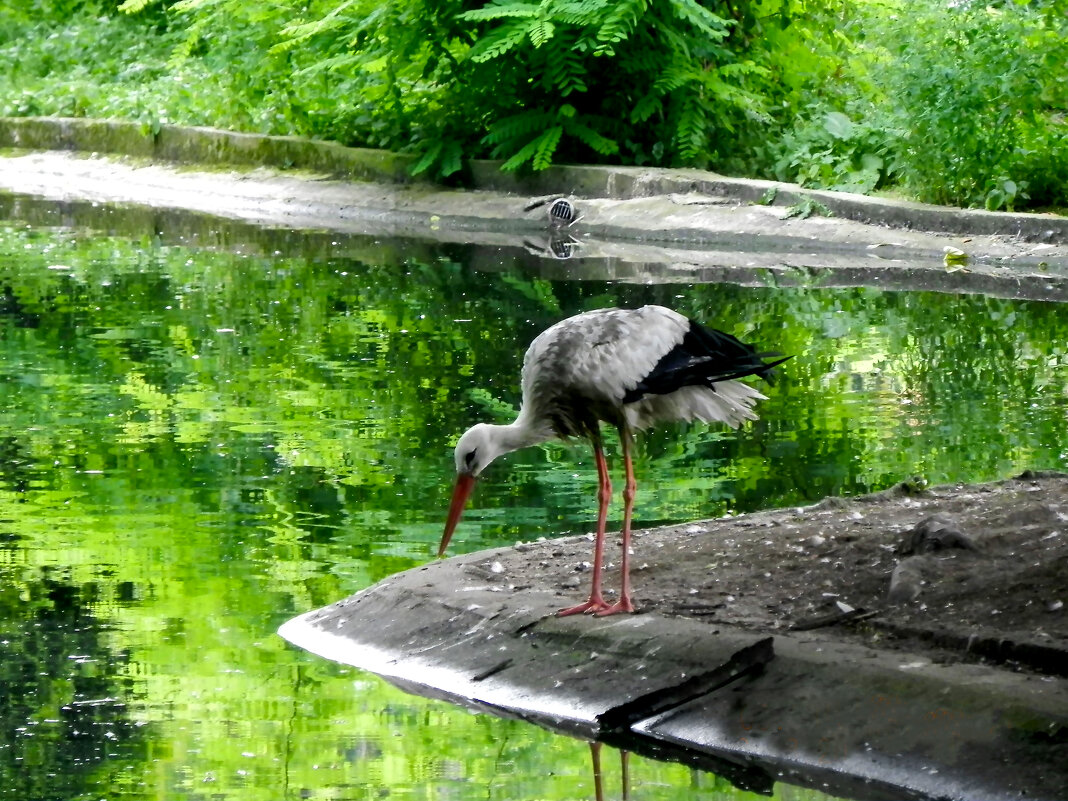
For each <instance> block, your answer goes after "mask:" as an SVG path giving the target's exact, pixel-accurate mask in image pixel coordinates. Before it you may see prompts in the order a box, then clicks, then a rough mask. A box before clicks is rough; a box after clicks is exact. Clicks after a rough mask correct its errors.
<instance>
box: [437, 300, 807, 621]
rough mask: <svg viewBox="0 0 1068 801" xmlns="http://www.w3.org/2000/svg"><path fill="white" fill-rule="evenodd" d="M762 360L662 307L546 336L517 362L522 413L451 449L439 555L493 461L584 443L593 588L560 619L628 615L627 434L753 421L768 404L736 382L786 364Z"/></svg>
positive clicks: (613, 314)
mask: <svg viewBox="0 0 1068 801" xmlns="http://www.w3.org/2000/svg"><path fill="white" fill-rule="evenodd" d="M778 355H779V354H775V353H758V352H757V351H756V349H754V348H753V347H752V346H751V345H747V344H745V343H744V342H741V341H739V340H737V339H735V338H734V337H732V336H731V335H730V334H725V333H723V332H721V331H716V330H713V329H710V328H705V327H703V326H701V325H698V324H697V323H695V322H693V321H691V320H689V319H687V318H686V317H683V316H682V315H681V314H679V313H677V312H674V311H671V310H670V309H666V308H664V307H663V306H643V307H642V308H640V309H600V310H597V311H591V312H586V313H585V314H578V315H576V316H574V317H569V318H568V319H566V320H563V321H562V322H559V323H557V324H556V325H554V326H552V327H551V328H548V329H546V330H545V331H544V332H542V333H541V334H540V335H539V336H538V337H537V338H535V340H534V341H533V342H532V343H531V344H530V348H529V349H528V350H527V353H526V356H525V357H524V359H523V376H522V382H523V405H522V408H521V409H520V412H519V416H518V417H517V418H516V419H515V422H513V423H511V424H509V425H490V424H486V423H479V424H478V425H476V426H474V427H472V428H470V429H468V430H467V432H465V433H464V435H463V436H462V437H460V440H459V442H457V443H456V473H457V479H456V489H455V490H454V492H453V496H452V503H451V504H450V506H449V516H448V519H447V521H446V523H445V532H444V534H443V535H442V537H441V547H440V548H439V550H438V556H442V555H444V553H445V549H446V547H448V544H449V540H450V539H451V538H452V533H453V531H454V530H455V528H456V524H457V523H458V522H459V520H460V516H461V515H462V514H463V510H464V505H465V504H466V503H467V498H468V496H469V495H470V494H471V489H472V488H473V486H474V483H475V479H476V478H478V476H479V475H480V474H481V473H482V471H483V470H485V468H486V467H487V465H489V464H490V462H492V461H493V460H494V459H496V458H497V457H498V456H500V455H502V454H505V453H510V452H511V451H514V450H518V449H520V448H525V447H527V446H530V445H537V444H538V443H541V442H545V441H547V440H550V439H553V438H560V439H566V438H569V437H579V436H582V437H586V438H588V439H589V440H590V443H591V444H592V445H593V454H594V458H595V460H596V463H597V474H598V477H599V479H600V491H599V493H598V500H599V502H600V507H599V510H598V513H597V534H596V538H595V544H594V553H593V588H592V590H591V592H590V597H589V600H587V601H586V602H585V603H582V604H579V605H578V606H574V607H570V608H568V609H563V610H561V611H560V612H559V614H560V615H571V614H577V613H582V612H593V613H595V614H599V615H609V614H613V613H615V612H633V611H634V604H633V602H632V601H631V595H630V575H629V573H630V524H631V512H632V508H633V506H634V492H635V486H636V485H635V481H634V466H633V463H632V460H631V451H632V449H633V431H635V430H638V429H644V428H648V427H649V426H651V425H653V424H654V423H657V422H660V421H666V420H683V421H690V420H702V421H704V422H714V421H718V422H722V423H726V424H727V425H729V426H731V427H732V428H737V427H738V426H739V425H741V424H742V423H743V422H744V421H745V420H755V419H756V417H757V416H756V413H755V412H754V411H753V404H754V403H756V402H757V401H758V400H761V399H764V398H765V396H764V395H762V394H761V393H760V392H758V391H757V390H756V389H754V388H753V387H751V386H749V385H748V384H743V383H741V382H740V381H738V380H736V379H738V378H741V377H743V376H748V375H758V376H761V377H762V378H764V379H766V380H768V381H769V382H770V381H771V379H772V372H771V369H772V368H773V367H775V365H777V364H780V363H782V362H784V361H786V358H789V357H786V358H781V359H778V360H777V361H773V362H765V361H764V358H766V357H772V356H778ZM602 421H603V422H606V423H609V424H610V425H613V426H615V427H616V429H618V431H619V439H620V443H621V445H622V449H623V462H624V469H625V475H626V484H625V485H624V489H623V500H624V506H623V557H622V564H621V571H622V574H623V579H622V588H621V590H620V595H619V600H618V601H617V602H616V603H613V604H610V603H608V602H607V601H606V600H605V599H604V596H603V595H602V592H601V572H602V559H603V555H604V539H605V522H606V520H607V517H608V503H609V500H610V498H611V495H612V483H611V481H610V479H609V474H608V465H607V463H606V462H605V458H604V449H603V445H602V438H601V422H602Z"/></svg>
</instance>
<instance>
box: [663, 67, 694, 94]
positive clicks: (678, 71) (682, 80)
mask: <svg viewBox="0 0 1068 801" xmlns="http://www.w3.org/2000/svg"><path fill="white" fill-rule="evenodd" d="M693 77H694V73H693V70H692V69H691V68H690V67H689V66H688V65H679V66H670V67H668V68H667V69H665V70H664V71H663V72H662V73H661V74H660V75H659V76H658V77H657V79H656V80H655V81H654V82H653V91H654V92H656V93H657V94H659V95H666V94H670V93H671V92H674V91H675V90H676V89H678V88H679V87H681V86H685V85H686V84H687V83H689V82H690V81H691V80H693Z"/></svg>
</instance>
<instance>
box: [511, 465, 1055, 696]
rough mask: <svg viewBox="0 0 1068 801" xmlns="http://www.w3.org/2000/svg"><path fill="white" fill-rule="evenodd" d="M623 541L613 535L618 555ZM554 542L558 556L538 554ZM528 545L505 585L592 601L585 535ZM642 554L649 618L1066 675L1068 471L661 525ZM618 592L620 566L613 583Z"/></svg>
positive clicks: (640, 547)
mask: <svg viewBox="0 0 1068 801" xmlns="http://www.w3.org/2000/svg"><path fill="white" fill-rule="evenodd" d="M618 543H619V538H618V536H616V537H611V538H610V542H609V546H608V550H607V558H608V559H612V560H616V561H617V560H618V550H615V551H613V549H614V547H617V546H618ZM544 545H550V547H551V556H552V557H553V558H543V559H540V560H539V559H538V558H536V557H537V556H538V555H540V554H546V553H547V552H546V551H545V550H542V549H543V547H544ZM528 548H529V549H530V551H531V552H532V553H530V554H527V555H526V558H523V556H522V555H520V554H517V559H516V564H508V565H507V566H504V569H505V570H506V571H507V573H508V574H509V575H511V576H512V577H513V578H514V577H515V576H516V575H517V574H516V573H513V572H512V571H514V570H518V571H524V570H525V571H526V572H527V573H528V578H529V580H530V581H531V582H532V583H535V584H537V585H541V586H545V585H548V586H555V587H558V588H559V591H560V595H561V605H565V604H567V603H570V602H572V599H573V600H574V601H575V602H577V601H579V600H581V599H582V597H583V594H584V593H585V592H586V591H587V589H588V582H589V572H588V571H589V563H588V560H589V559H590V557H591V552H592V547H591V544H590V543H588V542H587V541H586V539H585V538H575V539H569V540H564V541H558V542H554V543H551V544H549V543H546V544H539V545H530V546H524V545H520V546H517V549H518V550H519V551H520V552H522V551H524V550H526V549H528ZM633 552H634V556H633V560H634V561H633V573H632V578H633V585H634V599H635V603H636V604H637V606H638V607H639V612H651V611H655V612H658V613H661V614H665V615H676V616H685V617H688V618H692V619H697V620H701V621H703V622H705V623H707V624H708V625H709V626H715V625H716V624H720V623H722V624H732V625H737V626H741V627H744V628H748V629H752V630H758V631H767V632H769V633H774V632H776V631H780V632H781V631H799V630H801V631H812V632H817V631H819V632H820V634H821V636H830V637H835V638H837V637H841V638H846V639H848V640H851V641H854V642H859V643H863V644H865V645H868V646H872V647H875V648H879V649H895V650H901V651H908V652H910V653H917V654H920V655H922V656H925V657H927V658H929V659H931V660H932V661H934V662H961V661H981V662H989V663H996V664H1001V665H1004V666H1007V667H1011V668H1014V669H1020V670H1027V671H1034V672H1039V673H1047V674H1051V675H1061V676H1065V675H1068V609H1066V608H1065V603H1066V602H1068V474H1060V473H1030V472H1029V473H1025V474H1023V475H1021V476H1019V477H1018V478H1015V479H1009V480H1006V481H1001V482H996V483H991V484H982V485H975V486H964V485H959V486H942V487H934V488H924V487H920V486H915V485H909V484H903V485H899V486H897V487H894V488H893V489H891V490H888V491H886V492H882V493H877V494H874V495H869V496H865V497H861V498H856V499H838V498H831V499H828V500H825V501H823V502H821V503H819V504H817V505H815V506H811V507H806V508H798V509H780V510H774V511H768V512H761V513H756V514H752V515H745V516H740V517H736V518H723V519H718V520H710V521H703V522H699V523H690V524H684V525H680V526H673V527H667V528H660V529H650V530H647V531H640V532H636V533H635V539H634V544H633ZM531 556H535V558H533V559H531V558H530V557H531ZM617 582H618V571H617V570H616V569H615V567H614V565H612V566H610V567H609V569H608V571H607V573H606V586H608V587H615V586H617Z"/></svg>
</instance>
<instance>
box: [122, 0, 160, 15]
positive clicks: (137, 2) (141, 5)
mask: <svg viewBox="0 0 1068 801" xmlns="http://www.w3.org/2000/svg"><path fill="white" fill-rule="evenodd" d="M155 2H156V0H126V2H125V3H123V4H122V5H120V6H119V11H121V12H122V13H124V14H137V13H140V12H141V11H144V10H145V9H146V8H147V7H148V6H150V5H151V4H152V3H155Z"/></svg>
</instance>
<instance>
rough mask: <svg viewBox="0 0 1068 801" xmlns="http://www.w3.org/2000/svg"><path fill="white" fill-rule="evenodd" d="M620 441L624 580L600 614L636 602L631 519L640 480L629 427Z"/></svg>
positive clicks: (628, 609)
mask: <svg viewBox="0 0 1068 801" xmlns="http://www.w3.org/2000/svg"><path fill="white" fill-rule="evenodd" d="M619 441H620V443H621V444H622V446H623V469H624V470H625V471H626V476H627V479H626V484H625V485H624V486H623V557H622V559H620V563H619V564H620V571H621V572H622V573H623V580H622V586H621V587H620V589H619V600H618V601H616V602H615V603H614V604H612V605H611V606H609V607H607V608H606V609H601V610H599V611H598V612H597V614H598V615H612V614H615V613H616V612H633V611H634V603H633V601H631V598H630V521H631V517H632V516H633V513H634V496H635V495H636V494H637V491H638V482H637V481H635V480H634V462H633V460H632V459H631V446H632V445H633V439H632V437H631V435H630V431H629V430H628V429H626V428H622V427H621V428H620V429H619Z"/></svg>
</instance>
